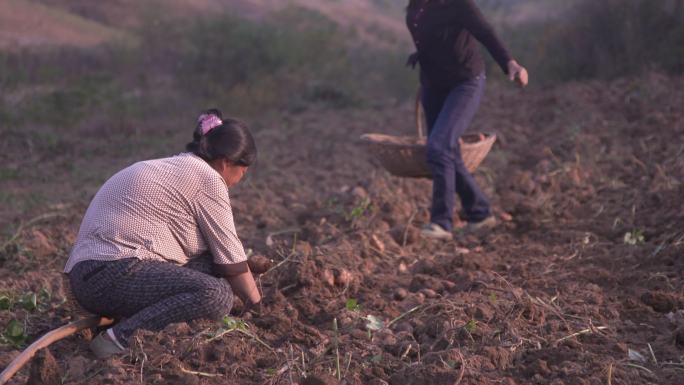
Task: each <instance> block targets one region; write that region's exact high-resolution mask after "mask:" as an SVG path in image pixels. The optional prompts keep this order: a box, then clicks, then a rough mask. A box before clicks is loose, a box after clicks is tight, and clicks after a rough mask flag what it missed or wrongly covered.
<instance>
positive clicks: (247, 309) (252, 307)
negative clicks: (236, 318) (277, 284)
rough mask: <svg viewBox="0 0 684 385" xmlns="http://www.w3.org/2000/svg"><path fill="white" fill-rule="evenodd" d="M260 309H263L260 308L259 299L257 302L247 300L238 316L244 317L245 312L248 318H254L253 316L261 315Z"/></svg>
mask: <svg viewBox="0 0 684 385" xmlns="http://www.w3.org/2000/svg"><path fill="white" fill-rule="evenodd" d="M262 311H263V309H262V305H261V301H259V302H257V303H252V302H250V301H247V302H246V303H245V304H244V307H243V309H242V313H241V314H240V317H245V316H246V315H247V314H249V317H250V318H255V317H257V318H258V317H261V313H262Z"/></svg>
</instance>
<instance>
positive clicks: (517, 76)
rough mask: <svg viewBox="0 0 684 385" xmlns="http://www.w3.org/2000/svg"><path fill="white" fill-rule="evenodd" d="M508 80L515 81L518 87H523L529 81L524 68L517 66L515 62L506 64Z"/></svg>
mask: <svg viewBox="0 0 684 385" xmlns="http://www.w3.org/2000/svg"><path fill="white" fill-rule="evenodd" d="M508 79H509V80H510V81H515V82H516V83H517V84H518V85H519V86H520V87H525V86H526V85H527V82H528V80H529V79H528V74H527V70H526V69H525V67H523V66H521V65H520V64H518V62H517V61H515V60H511V61H509V62H508Z"/></svg>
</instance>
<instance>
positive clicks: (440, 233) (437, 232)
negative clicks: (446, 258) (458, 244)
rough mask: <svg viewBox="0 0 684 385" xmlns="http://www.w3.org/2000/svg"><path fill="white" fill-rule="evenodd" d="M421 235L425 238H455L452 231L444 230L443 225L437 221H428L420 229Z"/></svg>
mask: <svg viewBox="0 0 684 385" xmlns="http://www.w3.org/2000/svg"><path fill="white" fill-rule="evenodd" d="M420 235H422V236H423V237H425V238H432V239H444V240H450V239H452V238H453V235H452V234H451V232H450V231H447V230H444V228H442V226H440V225H438V224H436V223H428V224H426V225H424V226H423V227H422V228H421V229H420Z"/></svg>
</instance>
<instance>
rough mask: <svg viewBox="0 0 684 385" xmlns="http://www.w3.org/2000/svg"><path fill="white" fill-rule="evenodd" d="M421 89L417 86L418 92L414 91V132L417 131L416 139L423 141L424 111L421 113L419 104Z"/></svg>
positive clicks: (421, 107) (421, 106) (421, 109)
mask: <svg viewBox="0 0 684 385" xmlns="http://www.w3.org/2000/svg"><path fill="white" fill-rule="evenodd" d="M421 93H422V89H421V87H420V86H418V91H416V108H415V114H416V130H418V137H419V138H420V139H423V138H424V137H425V111H423V104H422V103H421V102H420V95H421Z"/></svg>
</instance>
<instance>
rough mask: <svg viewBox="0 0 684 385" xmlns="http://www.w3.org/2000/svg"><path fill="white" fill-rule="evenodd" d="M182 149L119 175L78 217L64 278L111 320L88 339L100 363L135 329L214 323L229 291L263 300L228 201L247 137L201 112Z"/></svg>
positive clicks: (245, 157)
mask: <svg viewBox="0 0 684 385" xmlns="http://www.w3.org/2000/svg"><path fill="white" fill-rule="evenodd" d="M187 151H188V152H185V153H181V154H179V155H176V156H172V157H169V158H162V159H154V160H147V161H142V162H138V163H135V164H133V165H132V166H130V167H127V168H125V169H123V170H121V171H119V172H118V173H116V174H115V175H114V176H112V177H111V178H110V179H109V180H108V181H107V182H105V184H104V185H103V186H102V187H101V188H100V190H99V191H98V192H97V194H96V195H95V197H94V198H93V200H92V201H91V202H90V205H89V207H88V210H87V211H86V214H85V217H84V218H83V222H82V223H81V227H80V230H79V233H78V237H77V239H76V243H75V245H74V247H73V249H72V251H71V254H70V256H69V260H68V261H67V263H66V267H65V272H66V273H67V274H68V277H69V282H70V285H71V289H72V292H73V295H74V297H75V299H76V301H77V302H78V303H79V304H80V305H81V306H82V307H83V308H84V309H85V310H88V311H89V312H92V313H94V314H98V315H103V316H108V317H113V318H115V319H116V320H117V321H118V322H117V323H116V324H115V325H114V326H113V327H111V328H110V329H108V330H106V331H104V332H103V333H101V334H100V335H98V336H97V337H95V338H94V339H93V341H92V342H91V345H90V347H91V349H92V350H93V352H94V353H95V354H96V355H97V356H98V357H100V358H106V357H109V356H111V355H113V354H117V353H123V352H124V351H126V350H127V347H128V344H129V338H130V337H131V335H132V334H133V333H134V332H135V331H136V330H138V329H146V330H153V331H157V330H161V329H163V328H164V327H165V326H166V325H168V324H171V323H176V322H184V321H190V320H194V319H220V318H221V317H222V316H224V315H226V314H227V313H228V312H229V311H230V309H231V307H232V305H233V294H236V295H238V296H239V297H240V298H241V299H242V300H243V302H244V303H245V304H246V305H247V306H251V305H255V304H257V303H259V302H260V300H261V297H260V294H259V291H258V290H257V288H256V285H255V283H254V278H253V276H252V274H251V272H250V269H249V266H248V264H247V258H246V256H245V252H244V249H243V246H242V243H241V242H240V239H239V238H238V236H237V233H236V231H235V225H234V223H233V215H232V210H231V206H230V198H229V195H228V188H229V187H231V186H233V185H235V184H236V183H238V182H239V181H240V179H241V178H242V177H243V175H244V174H245V172H246V171H247V168H248V167H249V166H250V165H252V164H253V163H254V161H255V159H256V146H255V144H254V139H253V138H252V135H251V134H250V132H249V130H248V129H247V127H246V126H245V125H244V124H243V123H241V122H240V121H237V120H233V119H225V120H224V119H223V118H222V116H221V112H220V111H218V110H208V111H206V112H205V113H203V114H202V115H200V117H199V119H198V123H197V127H196V129H195V132H194V135H193V141H192V142H191V143H189V144H188V145H187Z"/></svg>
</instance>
